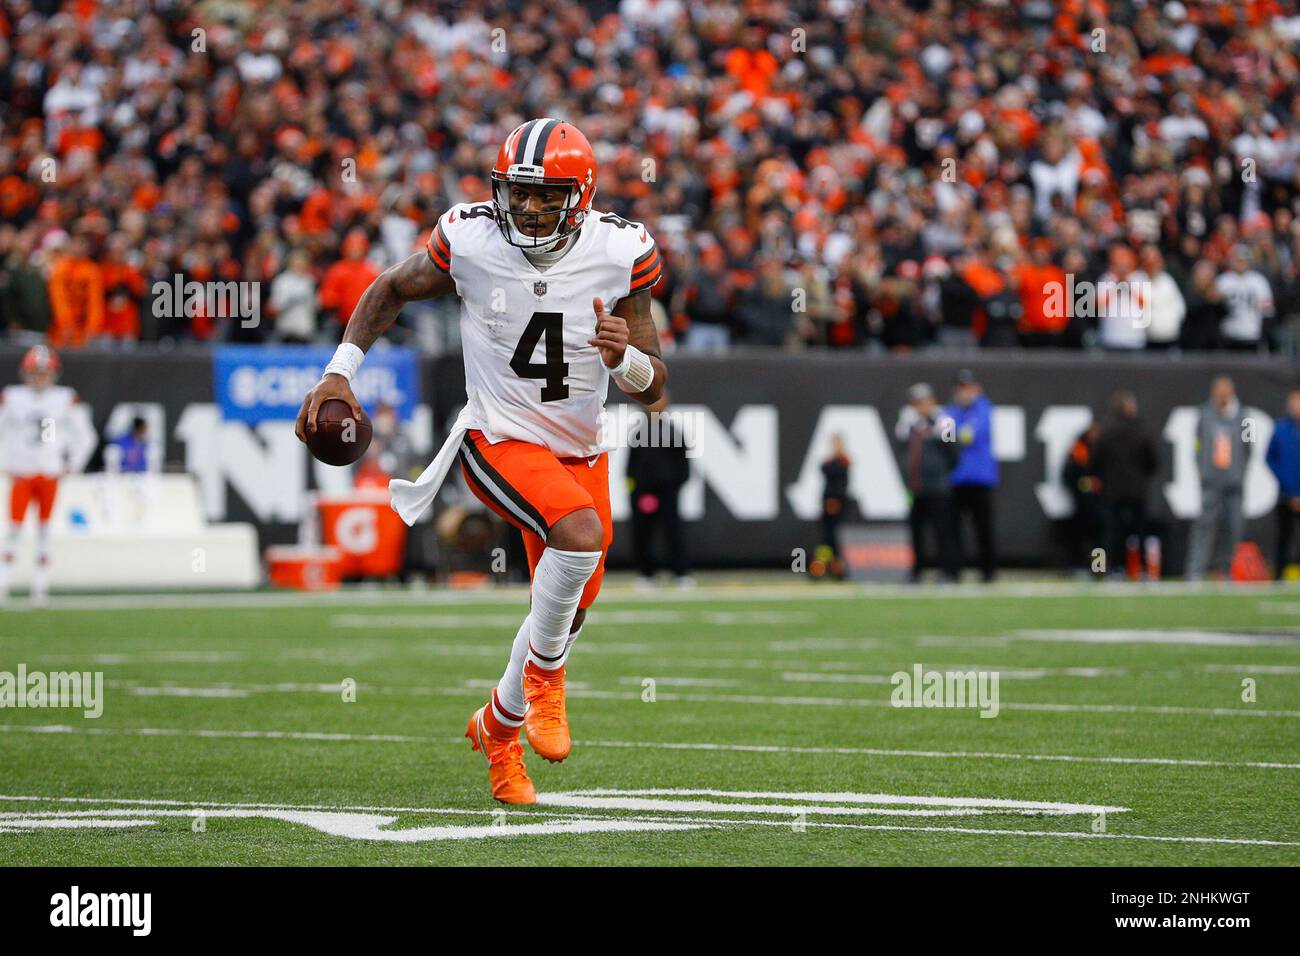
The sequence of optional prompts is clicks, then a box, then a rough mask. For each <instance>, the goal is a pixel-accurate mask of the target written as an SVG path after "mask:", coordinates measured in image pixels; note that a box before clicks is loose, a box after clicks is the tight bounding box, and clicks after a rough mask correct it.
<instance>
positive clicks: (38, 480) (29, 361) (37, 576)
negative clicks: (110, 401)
mask: <svg viewBox="0 0 1300 956" xmlns="http://www.w3.org/2000/svg"><path fill="white" fill-rule="evenodd" d="M59 368H60V363H59V357H58V356H57V355H56V354H55V353H54V352H53V351H52V350H51V349H49V348H47V347H46V346H44V345H37V346H33V347H32V348H31V349H30V350H29V351H28V352H27V354H26V355H24V356H23V360H22V364H21V366H20V367H19V372H20V375H21V376H22V380H23V384H21V385H9V386H7V387H6V388H5V389H4V390H3V392H0V448H3V459H0V461H3V467H4V471H5V472H6V473H7V474H8V476H9V480H10V482H11V484H10V492H9V528H8V532H7V533H6V535H5V539H4V550H3V553H2V554H0V601H5V600H7V599H8V597H9V577H10V572H11V571H12V569H13V563H14V558H15V554H16V551H17V548H18V538H19V535H20V534H21V532H22V526H23V521H24V519H25V518H26V517H27V510H28V508H29V507H30V505H31V504H32V503H35V504H36V508H37V518H38V523H37V526H36V563H35V566H34V567H33V570H32V588H31V597H32V601H33V602H34V603H38V604H41V603H44V602H45V601H46V599H47V598H48V596H49V588H50V538H49V522H50V514H51V513H52V512H53V510H54V498H55V496H56V495H57V493H58V488H59V478H60V477H61V476H62V475H66V474H68V473H69V472H71V471H80V470H81V469H82V468H84V467H85V465H86V462H87V461H88V460H89V458H90V455H91V453H92V452H93V451H94V450H95V437H94V435H93V434H92V433H90V432H89V431H88V429H87V426H86V421H85V418H84V417H83V415H82V414H81V412H80V410H79V409H78V407H77V401H78V400H77V393H76V392H75V391H73V390H72V389H70V388H68V387H67V386H64V385H55V384H54V381H55V379H56V378H57V377H58V374H59Z"/></svg>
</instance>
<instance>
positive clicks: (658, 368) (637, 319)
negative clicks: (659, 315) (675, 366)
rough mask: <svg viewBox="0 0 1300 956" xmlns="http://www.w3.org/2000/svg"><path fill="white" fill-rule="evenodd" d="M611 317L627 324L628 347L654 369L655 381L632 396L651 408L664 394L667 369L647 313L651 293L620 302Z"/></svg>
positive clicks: (637, 294) (652, 318) (657, 334)
mask: <svg viewBox="0 0 1300 956" xmlns="http://www.w3.org/2000/svg"><path fill="white" fill-rule="evenodd" d="M612 314H613V315H617V316H618V317H619V318H620V319H622V320H623V321H625V322H626V323H627V341H628V344H629V345H635V346H636V347H637V348H638V349H640V350H641V351H642V352H644V353H645V354H646V355H648V356H650V364H651V365H652V366H654V370H655V377H654V381H653V382H652V383H651V385H650V387H649V388H647V389H646V390H645V391H644V392H641V393H639V394H637V395H633V396H632V397H633V398H635V399H636V400H637V401H638V402H641V403H642V404H643V405H652V404H654V403H655V402H657V401H658V400H659V396H660V395H661V394H663V390H664V384H665V383H666V382H667V381H668V366H666V365H665V364H664V361H663V357H662V355H661V353H660V351H659V330H658V329H656V328H655V320H654V317H653V316H651V314H650V290H649V289H647V290H645V291H644V292H637V293H635V294H634V295H630V296H628V297H627V298H626V299H622V300H621V301H620V302H619V303H618V305H617V306H615V307H614V311H613V313H612Z"/></svg>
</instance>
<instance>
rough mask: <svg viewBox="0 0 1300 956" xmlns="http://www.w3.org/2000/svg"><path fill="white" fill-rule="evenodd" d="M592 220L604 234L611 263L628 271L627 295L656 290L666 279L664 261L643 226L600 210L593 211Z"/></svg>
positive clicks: (648, 231)
mask: <svg viewBox="0 0 1300 956" xmlns="http://www.w3.org/2000/svg"><path fill="white" fill-rule="evenodd" d="M591 216H592V217H593V218H594V220H595V223H596V224H598V227H599V228H600V229H603V230H605V249H606V253H607V255H608V256H609V258H610V261H611V263H613V264H614V265H615V266H617V267H618V268H620V269H625V270H627V271H626V272H625V273H624V275H626V276H627V282H628V293H629V294H631V293H633V292H642V291H644V290H646V289H650V288H653V287H654V285H655V284H656V283H657V282H658V281H659V280H660V279H661V278H662V277H663V265H662V257H661V256H660V254H659V244H658V243H657V242H655V239H654V236H652V235H650V230H649V229H647V228H646V227H645V225H644V223H639V222H632V221H631V220H628V219H624V218H622V217H621V216H616V215H614V214H613V213H602V212H599V211H597V210H592V212H591ZM584 228H585V227H584Z"/></svg>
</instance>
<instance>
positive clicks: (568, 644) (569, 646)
mask: <svg viewBox="0 0 1300 956" xmlns="http://www.w3.org/2000/svg"><path fill="white" fill-rule="evenodd" d="M581 633H582V628H578V629H577V630H576V631H574V632H573V633H572V634H570V635H569V639H568V640H567V641H565V642H564V653H563V654H562V655H560V661H559V663H558V664H556V665H555V666H556V667H563V666H564V665H565V664H567V663H568V662H569V652H570V651H572V650H573V642H574V641H576V640H577V639H578V635H579V634H581Z"/></svg>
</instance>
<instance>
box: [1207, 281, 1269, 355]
mask: <svg viewBox="0 0 1300 956" xmlns="http://www.w3.org/2000/svg"><path fill="white" fill-rule="evenodd" d="M1214 284H1215V285H1217V286H1218V287H1219V292H1220V293H1222V295H1223V301H1224V302H1225V303H1226V304H1227V306H1228V316H1227V318H1225V319H1224V320H1223V324H1222V326H1221V329H1222V331H1223V334H1224V335H1225V336H1227V337H1228V338H1230V339H1234V340H1236V341H1238V342H1258V341H1259V337H1260V335H1261V334H1262V333H1263V330H1264V319H1265V318H1266V317H1268V316H1271V315H1272V314H1273V290H1272V288H1271V287H1270V286H1269V284H1268V280H1267V279H1265V278H1264V276H1263V274H1262V273H1259V272H1256V271H1255V270H1254V269H1248V270H1247V271H1245V272H1225V273H1223V274H1222V275H1221V276H1219V277H1218V278H1217V279H1216V280H1215V282H1214Z"/></svg>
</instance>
